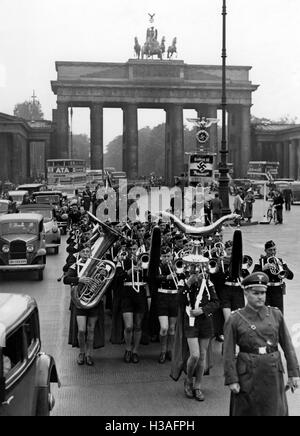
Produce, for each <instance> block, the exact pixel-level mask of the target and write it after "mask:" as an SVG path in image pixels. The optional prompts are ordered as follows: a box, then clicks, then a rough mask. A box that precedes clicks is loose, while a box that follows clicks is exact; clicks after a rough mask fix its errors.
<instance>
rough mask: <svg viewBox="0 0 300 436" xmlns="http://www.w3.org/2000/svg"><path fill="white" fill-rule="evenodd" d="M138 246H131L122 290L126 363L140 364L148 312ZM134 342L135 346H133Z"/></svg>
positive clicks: (125, 264)
mask: <svg viewBox="0 0 300 436" xmlns="http://www.w3.org/2000/svg"><path fill="white" fill-rule="evenodd" d="M137 250H138V246H137V245H136V244H135V243H134V244H132V246H131V253H130V257H129V258H127V259H126V260H125V261H124V270H125V272H126V276H125V282H124V285H123V289H122V303H121V304H122V313H123V321H124V339H125V344H126V350H125V354H124V361H125V362H126V363H130V362H133V363H138V362H139V355H138V349H139V345H140V342H141V338H142V322H143V317H144V314H145V312H146V310H147V283H146V281H145V277H143V275H144V272H143V270H142V268H141V265H140V262H139V261H138V258H137V256H136V252H137ZM132 342H133V346H132Z"/></svg>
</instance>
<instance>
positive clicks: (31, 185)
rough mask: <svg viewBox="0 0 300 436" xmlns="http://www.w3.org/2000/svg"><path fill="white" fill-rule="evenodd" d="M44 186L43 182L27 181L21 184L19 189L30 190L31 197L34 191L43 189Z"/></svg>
mask: <svg viewBox="0 0 300 436" xmlns="http://www.w3.org/2000/svg"><path fill="white" fill-rule="evenodd" d="M43 188H44V185H42V184H41V183H27V184H25V185H19V186H18V187H17V191H28V192H29V196H30V197H31V196H32V194H33V193H34V192H37V191H41V190H42V189H43Z"/></svg>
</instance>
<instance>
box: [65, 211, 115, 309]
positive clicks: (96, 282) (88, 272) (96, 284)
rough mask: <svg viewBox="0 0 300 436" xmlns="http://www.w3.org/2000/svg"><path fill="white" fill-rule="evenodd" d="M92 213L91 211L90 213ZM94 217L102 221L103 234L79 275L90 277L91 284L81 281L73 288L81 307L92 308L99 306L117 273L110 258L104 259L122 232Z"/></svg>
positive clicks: (73, 296) (72, 295)
mask: <svg viewBox="0 0 300 436" xmlns="http://www.w3.org/2000/svg"><path fill="white" fill-rule="evenodd" d="M89 214H90V213H89ZM90 215H91V216H92V217H93V219H95V220H96V221H97V222H98V223H100V225H101V227H102V229H103V232H104V233H103V235H102V236H99V238H98V239H97V240H96V242H95V243H94V244H93V246H92V248H91V257H89V258H88V259H87V261H86V262H85V264H84V265H83V268H82V270H81V271H80V273H79V274H78V277H79V278H81V277H90V278H91V279H93V280H92V281H91V283H90V284H82V283H79V284H78V285H77V286H72V288H71V299H72V301H73V303H74V304H75V306H76V307H77V308H80V309H92V308H93V307H95V306H97V305H98V303H99V302H100V300H101V299H102V298H103V296H104V294H105V292H106V291H107V290H108V287H109V285H110V283H111V281H112V279H113V277H114V275H115V271H116V266H115V264H114V263H113V262H111V261H109V260H104V259H102V257H103V255H104V254H105V253H106V251H107V250H109V249H110V247H111V246H112V245H113V244H114V243H115V242H116V240H117V239H118V238H119V237H120V234H119V233H118V232H117V231H115V230H113V229H111V228H110V227H109V226H107V225H106V224H104V223H102V222H101V221H99V220H98V219H97V218H96V217H94V215H92V214H90Z"/></svg>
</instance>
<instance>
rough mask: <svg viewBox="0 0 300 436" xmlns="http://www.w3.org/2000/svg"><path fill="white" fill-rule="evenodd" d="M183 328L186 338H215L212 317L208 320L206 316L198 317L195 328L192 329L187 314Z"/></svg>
mask: <svg viewBox="0 0 300 436" xmlns="http://www.w3.org/2000/svg"><path fill="white" fill-rule="evenodd" d="M183 328H184V334H185V337H186V338H198V339H209V338H212V337H213V336H214V326H213V320H212V317H210V318H207V317H206V316H205V315H200V316H196V318H195V324H194V327H191V326H190V325H189V317H188V316H187V314H186V313H185V314H184V321H183Z"/></svg>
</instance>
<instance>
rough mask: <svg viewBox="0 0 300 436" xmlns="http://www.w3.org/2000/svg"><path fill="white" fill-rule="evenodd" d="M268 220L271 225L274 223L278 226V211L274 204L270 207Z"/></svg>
mask: <svg viewBox="0 0 300 436" xmlns="http://www.w3.org/2000/svg"><path fill="white" fill-rule="evenodd" d="M267 220H268V221H269V223H271V222H272V221H274V223H275V224H277V222H278V220H277V210H276V207H275V206H274V205H273V204H270V206H269V207H268V210H267Z"/></svg>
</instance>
